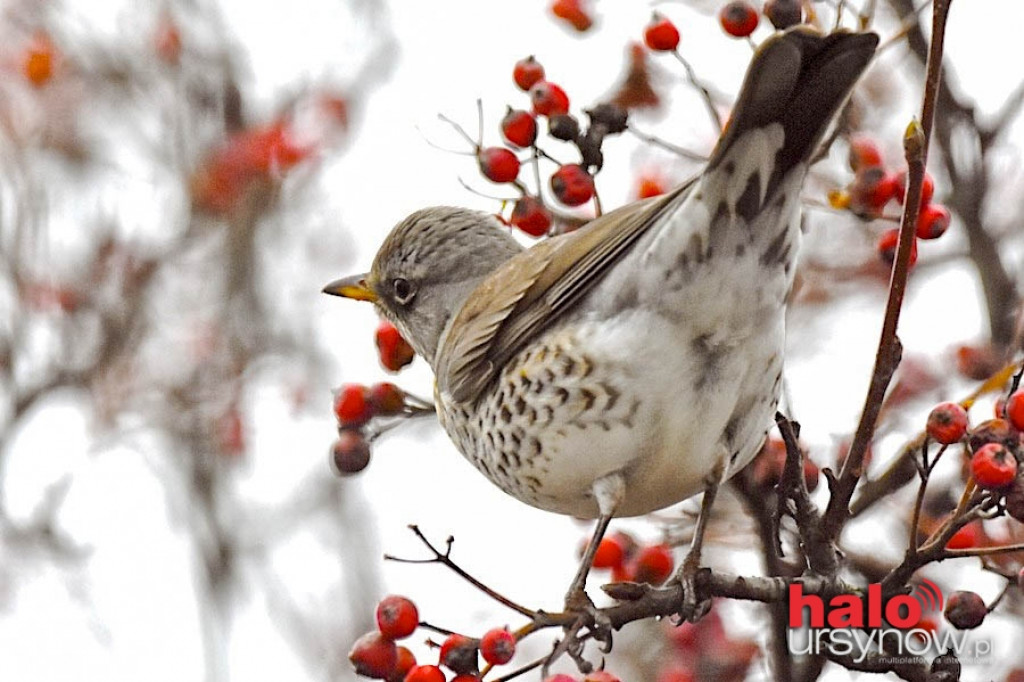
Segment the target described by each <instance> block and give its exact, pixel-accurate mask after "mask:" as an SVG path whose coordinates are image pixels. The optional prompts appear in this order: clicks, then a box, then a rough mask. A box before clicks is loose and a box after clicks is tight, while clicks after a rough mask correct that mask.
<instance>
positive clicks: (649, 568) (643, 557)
mask: <svg viewBox="0 0 1024 682" xmlns="http://www.w3.org/2000/svg"><path fill="white" fill-rule="evenodd" d="M674 565H675V562H674V560H673V559H672V550H671V549H669V546H668V545H651V546H649V547H644V548H643V549H641V550H640V552H639V553H638V554H637V555H636V559H635V560H634V562H633V581H634V582H638V583H648V584H650V585H660V584H662V583H663V582H665V581H666V580H668V577H669V576H670V575H672V567H673V566H674Z"/></svg>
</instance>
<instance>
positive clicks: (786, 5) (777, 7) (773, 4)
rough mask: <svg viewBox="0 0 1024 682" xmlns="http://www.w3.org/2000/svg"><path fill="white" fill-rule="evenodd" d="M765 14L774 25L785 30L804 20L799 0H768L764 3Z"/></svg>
mask: <svg viewBox="0 0 1024 682" xmlns="http://www.w3.org/2000/svg"><path fill="white" fill-rule="evenodd" d="M763 11H764V15H765V16H766V17H768V21H770V22H772V26H774V27H775V28H776V29H778V30H780V31H784V30H786V29H787V28H789V27H790V26H796V25H797V24H799V23H800V22H801V21H803V20H804V16H803V10H802V9H801V8H800V1H799V0H768V2H766V3H764V10H763Z"/></svg>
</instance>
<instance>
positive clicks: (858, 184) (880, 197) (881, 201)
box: [849, 166, 896, 218]
mask: <svg viewBox="0 0 1024 682" xmlns="http://www.w3.org/2000/svg"><path fill="white" fill-rule="evenodd" d="M895 195H896V177H895V176H894V175H892V174H891V173H886V172H885V170H884V169H883V168H881V167H880V166H868V167H865V168H862V169H860V170H859V171H857V176H856V178H854V181H853V184H852V185H850V204H849V209H850V210H851V211H853V212H854V213H856V214H857V215H860V216H864V217H867V218H876V217H878V216H879V215H881V214H882V209H884V208H885V205H886V204H887V203H889V201H890V200H891V199H892V198H893V197H894V196H895Z"/></svg>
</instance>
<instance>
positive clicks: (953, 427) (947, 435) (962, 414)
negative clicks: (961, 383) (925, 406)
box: [926, 403, 967, 445]
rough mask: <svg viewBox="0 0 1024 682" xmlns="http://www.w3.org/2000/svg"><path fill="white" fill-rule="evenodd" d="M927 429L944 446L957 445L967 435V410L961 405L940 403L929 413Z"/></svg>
mask: <svg viewBox="0 0 1024 682" xmlns="http://www.w3.org/2000/svg"><path fill="white" fill-rule="evenodd" d="M926 429H927V431H928V436H929V437H931V438H932V439H933V440H935V441H936V442H938V443H941V444H942V445H950V444H952V443H955V442H957V441H958V440H960V439H961V438H963V437H964V434H965V433H967V410H965V409H964V408H963V407H961V406H960V404H959V403H940V404H938V405H936V406H935V407H933V408H932V411H931V412H929V413H928V425H927V427H926Z"/></svg>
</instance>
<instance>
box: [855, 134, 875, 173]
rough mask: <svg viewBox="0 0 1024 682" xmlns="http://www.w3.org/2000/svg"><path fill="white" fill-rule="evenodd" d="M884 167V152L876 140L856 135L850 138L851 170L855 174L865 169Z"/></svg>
mask: <svg viewBox="0 0 1024 682" xmlns="http://www.w3.org/2000/svg"><path fill="white" fill-rule="evenodd" d="M881 166H882V152H881V151H879V149H878V145H877V144H876V143H875V141H874V139H872V138H870V137H868V136H867V135H855V136H854V137H852V138H850V170H852V171H853V172H854V173H856V172H858V171H860V170H862V169H864V168H876V167H881Z"/></svg>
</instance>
